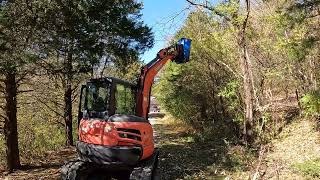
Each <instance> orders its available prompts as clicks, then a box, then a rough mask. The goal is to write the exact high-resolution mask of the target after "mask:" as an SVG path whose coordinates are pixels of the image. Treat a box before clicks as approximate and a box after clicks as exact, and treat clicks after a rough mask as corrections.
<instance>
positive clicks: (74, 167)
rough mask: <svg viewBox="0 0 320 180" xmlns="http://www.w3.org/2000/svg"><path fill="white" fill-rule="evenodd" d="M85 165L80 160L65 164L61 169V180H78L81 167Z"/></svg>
mask: <svg viewBox="0 0 320 180" xmlns="http://www.w3.org/2000/svg"><path fill="white" fill-rule="evenodd" d="M84 165H85V162H83V161H81V160H73V161H69V162H67V163H66V164H65V165H64V166H62V168H61V179H62V180H80V179H81V178H80V177H79V173H80V171H81V167H83V166H84Z"/></svg>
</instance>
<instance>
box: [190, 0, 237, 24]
mask: <svg viewBox="0 0 320 180" xmlns="http://www.w3.org/2000/svg"><path fill="white" fill-rule="evenodd" d="M186 1H187V2H188V3H190V4H191V5H194V6H199V7H202V8H205V9H208V10H210V11H212V12H213V13H215V14H216V15H218V16H220V17H223V18H225V19H226V20H227V21H230V20H231V19H230V18H229V17H227V16H226V15H225V14H223V13H221V12H220V11H218V10H217V9H216V8H214V7H213V6H208V4H207V3H206V4H201V3H196V2H194V1H192V0H186Z"/></svg>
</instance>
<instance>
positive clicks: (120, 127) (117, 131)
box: [79, 119, 154, 160]
mask: <svg viewBox="0 0 320 180" xmlns="http://www.w3.org/2000/svg"><path fill="white" fill-rule="evenodd" d="M79 140H80V141H82V142H85V143H89V144H96V145H103V146H106V147H111V146H141V147H142V149H143V151H142V153H143V154H142V156H141V160H143V159H146V158H148V157H150V156H151V155H152V153H153V151H154V143H153V129H152V126H151V124H150V123H147V122H107V121H101V120H99V119H90V120H88V119H82V120H81V121H80V126H79Z"/></svg>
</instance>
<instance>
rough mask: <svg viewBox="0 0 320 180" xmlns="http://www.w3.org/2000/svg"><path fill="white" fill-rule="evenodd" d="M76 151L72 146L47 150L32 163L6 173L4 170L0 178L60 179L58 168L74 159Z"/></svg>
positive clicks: (20, 179)
mask: <svg viewBox="0 0 320 180" xmlns="http://www.w3.org/2000/svg"><path fill="white" fill-rule="evenodd" d="M75 157H76V151H75V149H74V148H68V149H61V150H59V151H56V152H47V153H45V154H44V155H43V157H41V158H37V159H35V160H34V161H33V162H32V163H28V164H22V169H21V170H17V171H15V172H14V173H11V174H9V175H7V174H6V173H5V172H4V171H2V174H0V179H5V180H25V179H28V180H30V179H37V180H41V179H43V180H47V179H49V180H51V179H60V168H61V166H62V165H63V164H64V162H66V161H68V160H70V159H74V158H75ZM0 172H1V171H0Z"/></svg>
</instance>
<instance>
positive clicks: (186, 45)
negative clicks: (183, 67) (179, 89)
mask: <svg viewBox="0 0 320 180" xmlns="http://www.w3.org/2000/svg"><path fill="white" fill-rule="evenodd" d="M178 45H182V47H183V57H180V58H178V59H177V60H176V63H177V64H181V63H186V62H188V61H189V59H190V48H191V39H187V38H181V39H180V40H179V41H178Z"/></svg>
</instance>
